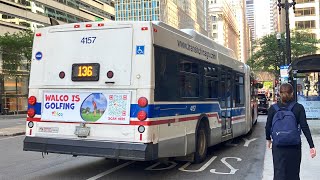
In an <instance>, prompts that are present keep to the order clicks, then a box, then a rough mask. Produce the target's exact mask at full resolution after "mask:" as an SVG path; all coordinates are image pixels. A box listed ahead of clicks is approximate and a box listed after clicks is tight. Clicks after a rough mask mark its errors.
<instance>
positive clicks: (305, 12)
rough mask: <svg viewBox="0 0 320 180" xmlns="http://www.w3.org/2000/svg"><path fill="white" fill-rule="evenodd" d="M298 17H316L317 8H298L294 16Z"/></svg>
mask: <svg viewBox="0 0 320 180" xmlns="http://www.w3.org/2000/svg"><path fill="white" fill-rule="evenodd" d="M294 15H295V16H296V17H299V16H315V15H316V14H315V8H314V7H307V8H297V9H296V13H295V14H294Z"/></svg>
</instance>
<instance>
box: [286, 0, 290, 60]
mask: <svg viewBox="0 0 320 180" xmlns="http://www.w3.org/2000/svg"><path fill="white" fill-rule="evenodd" d="M289 8H290V3H289V2H288V0H286V1H285V11H286V35H287V39H286V46H287V65H289V64H291V44H290V23H289Z"/></svg>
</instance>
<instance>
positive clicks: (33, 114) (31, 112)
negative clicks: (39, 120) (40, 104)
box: [28, 108, 36, 118]
mask: <svg viewBox="0 0 320 180" xmlns="http://www.w3.org/2000/svg"><path fill="white" fill-rule="evenodd" d="M35 115H36V111H35V110H34V109H33V108H30V109H28V116H29V117H31V118H33V117H34V116H35Z"/></svg>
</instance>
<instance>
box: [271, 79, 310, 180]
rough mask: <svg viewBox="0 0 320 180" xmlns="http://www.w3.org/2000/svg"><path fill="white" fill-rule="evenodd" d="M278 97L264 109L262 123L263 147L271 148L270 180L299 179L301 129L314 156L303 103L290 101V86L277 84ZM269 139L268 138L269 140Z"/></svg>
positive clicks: (291, 90) (291, 88) (291, 94)
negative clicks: (264, 120)
mask: <svg viewBox="0 0 320 180" xmlns="http://www.w3.org/2000/svg"><path fill="white" fill-rule="evenodd" d="M280 100H281V102H278V103H277V104H274V105H272V106H271V107H270V108H269V110H268V118H267V123H266V127H265V128H266V139H267V147H268V148H272V156H273V168H274V180H300V163H301V138H300V134H301V130H302V131H303V133H304V135H305V136H306V138H307V141H308V143H309V146H310V155H311V157H312V158H314V157H315V156H316V149H315V147H314V144H313V140H312V137H311V132H310V129H309V125H308V123H307V121H306V112H305V110H304V107H303V106H302V105H301V104H299V103H296V102H295V101H294V96H293V87H292V85H291V84H288V83H285V84H282V85H281V86H280ZM271 139H272V141H271Z"/></svg>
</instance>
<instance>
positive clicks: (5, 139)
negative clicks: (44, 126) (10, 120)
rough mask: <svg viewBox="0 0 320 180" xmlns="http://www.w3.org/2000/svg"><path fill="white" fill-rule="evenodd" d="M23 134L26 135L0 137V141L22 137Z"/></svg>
mask: <svg viewBox="0 0 320 180" xmlns="http://www.w3.org/2000/svg"><path fill="white" fill-rule="evenodd" d="M21 136H24V135H19V136H12V137H7V138H0V141H1V140H6V139H12V138H16V137H21Z"/></svg>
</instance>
